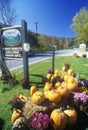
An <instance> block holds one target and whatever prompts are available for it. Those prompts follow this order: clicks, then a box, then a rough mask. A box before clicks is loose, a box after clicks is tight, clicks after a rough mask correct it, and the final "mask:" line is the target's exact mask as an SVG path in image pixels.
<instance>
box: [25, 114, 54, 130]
mask: <svg viewBox="0 0 88 130" xmlns="http://www.w3.org/2000/svg"><path fill="white" fill-rule="evenodd" d="M51 121H52V120H51V119H50V117H49V115H48V114H47V113H43V112H35V113H34V114H33V115H32V116H31V118H30V119H29V121H28V122H27V125H28V127H29V128H30V130H49V129H50V130H54V129H53V127H52V125H51Z"/></svg>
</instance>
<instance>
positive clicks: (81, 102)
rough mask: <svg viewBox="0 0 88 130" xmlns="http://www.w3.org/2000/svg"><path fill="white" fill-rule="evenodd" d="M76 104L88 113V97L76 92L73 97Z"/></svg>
mask: <svg viewBox="0 0 88 130" xmlns="http://www.w3.org/2000/svg"><path fill="white" fill-rule="evenodd" d="M73 102H74V104H75V105H76V106H77V107H79V108H80V110H82V111H84V112H88V95H87V94H85V93H83V92H76V93H74V96H73Z"/></svg>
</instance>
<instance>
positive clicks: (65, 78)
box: [64, 74, 70, 83]
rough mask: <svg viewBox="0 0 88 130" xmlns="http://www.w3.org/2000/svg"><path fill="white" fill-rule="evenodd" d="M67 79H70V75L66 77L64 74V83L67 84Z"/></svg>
mask: <svg viewBox="0 0 88 130" xmlns="http://www.w3.org/2000/svg"><path fill="white" fill-rule="evenodd" d="M69 77H70V75H68V74H66V75H65V76H64V81H65V82H66V83H67V82H68V79H69Z"/></svg>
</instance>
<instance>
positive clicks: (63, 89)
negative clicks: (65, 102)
mask: <svg viewBox="0 0 88 130" xmlns="http://www.w3.org/2000/svg"><path fill="white" fill-rule="evenodd" d="M58 91H59V92H60V94H61V96H62V97H63V98H68V97H69V96H70V91H69V89H68V88H67V87H66V86H65V85H64V84H62V85H61V86H60V87H58Z"/></svg>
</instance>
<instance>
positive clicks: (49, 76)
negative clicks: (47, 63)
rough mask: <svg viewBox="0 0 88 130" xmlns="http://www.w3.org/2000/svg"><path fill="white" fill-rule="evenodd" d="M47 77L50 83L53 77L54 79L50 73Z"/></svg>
mask: <svg viewBox="0 0 88 130" xmlns="http://www.w3.org/2000/svg"><path fill="white" fill-rule="evenodd" d="M46 77H47V79H48V80H49V81H50V79H51V77H52V74H50V73H48V74H47V76H46Z"/></svg>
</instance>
